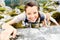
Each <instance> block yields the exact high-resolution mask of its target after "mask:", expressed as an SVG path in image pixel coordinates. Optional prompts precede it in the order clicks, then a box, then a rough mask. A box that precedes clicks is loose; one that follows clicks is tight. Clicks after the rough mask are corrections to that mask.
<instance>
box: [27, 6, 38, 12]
mask: <svg viewBox="0 0 60 40" xmlns="http://www.w3.org/2000/svg"><path fill="white" fill-rule="evenodd" d="M35 11H38V7H37V6H33V7H30V6H28V7H27V8H26V12H35Z"/></svg>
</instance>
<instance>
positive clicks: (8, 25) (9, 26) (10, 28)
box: [2, 14, 25, 38]
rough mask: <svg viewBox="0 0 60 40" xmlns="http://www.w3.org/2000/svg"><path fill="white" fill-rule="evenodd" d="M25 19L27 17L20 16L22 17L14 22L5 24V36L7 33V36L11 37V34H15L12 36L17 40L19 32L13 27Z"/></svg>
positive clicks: (18, 17) (3, 26)
mask: <svg viewBox="0 0 60 40" xmlns="http://www.w3.org/2000/svg"><path fill="white" fill-rule="evenodd" d="M24 17H25V16H24V15H23V14H20V15H18V16H16V17H15V18H14V19H13V20H11V21H9V22H7V23H4V24H3V25H2V29H5V30H7V31H5V30H4V31H5V32H4V33H3V34H5V33H7V36H9V35H10V34H11V33H13V35H12V36H13V38H15V36H16V33H17V30H16V29H15V28H14V27H13V26H11V25H12V24H14V23H17V22H19V21H21V20H24Z"/></svg>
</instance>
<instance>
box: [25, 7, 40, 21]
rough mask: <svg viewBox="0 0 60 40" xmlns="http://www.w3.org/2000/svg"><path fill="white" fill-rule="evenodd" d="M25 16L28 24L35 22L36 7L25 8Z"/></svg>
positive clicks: (36, 16) (36, 15)
mask: <svg viewBox="0 0 60 40" xmlns="http://www.w3.org/2000/svg"><path fill="white" fill-rule="evenodd" d="M25 12H26V15H27V19H28V21H30V22H35V21H36V20H37V18H38V17H39V16H38V7H37V6H32V7H30V6H27V8H26V11H25Z"/></svg>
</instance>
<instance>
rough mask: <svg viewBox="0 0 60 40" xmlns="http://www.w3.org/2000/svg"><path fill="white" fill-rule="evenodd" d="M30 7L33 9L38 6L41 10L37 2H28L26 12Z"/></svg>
mask: <svg viewBox="0 0 60 40" xmlns="http://www.w3.org/2000/svg"><path fill="white" fill-rule="evenodd" d="M28 6H30V7H33V6H37V7H38V10H39V6H38V4H37V3H35V2H28V3H27V4H26V5H25V11H26V8H27V7H28Z"/></svg>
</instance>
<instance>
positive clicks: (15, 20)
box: [12, 13, 26, 23]
mask: <svg viewBox="0 0 60 40" xmlns="http://www.w3.org/2000/svg"><path fill="white" fill-rule="evenodd" d="M25 17H26V16H25V13H22V14H20V15H18V16H15V17H14V18H13V19H12V21H14V22H15V23H18V22H19V21H21V20H25Z"/></svg>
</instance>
